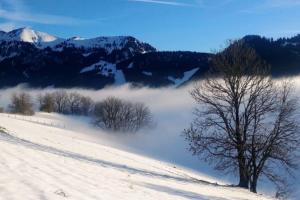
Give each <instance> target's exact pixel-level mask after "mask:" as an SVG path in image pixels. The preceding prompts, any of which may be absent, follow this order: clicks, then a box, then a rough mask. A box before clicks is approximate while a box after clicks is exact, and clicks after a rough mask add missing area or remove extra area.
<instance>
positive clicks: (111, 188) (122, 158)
mask: <svg viewBox="0 0 300 200" xmlns="http://www.w3.org/2000/svg"><path fill="white" fill-rule="evenodd" d="M62 119H64V117H60V116H59V115H49V114H38V115H37V116H35V117H20V116H14V115H6V114H1V115H0V121H1V125H2V126H3V127H5V128H6V129H7V130H8V133H9V134H5V133H1V134H0V170H1V171H0V173H1V175H0V184H1V185H0V199H11V200H13V199H16V200H19V199H63V198H66V199H80V200H82V199H155V200H156V199H164V200H168V199H172V200H173V199H200V200H207V199H212V200H226V199H228V200H234V199H253V200H254V199H255V200H256V199H270V198H267V197H264V196H261V195H254V194H250V193H249V192H247V191H245V190H242V189H236V188H231V187H225V186H217V185H215V184H214V183H215V182H216V180H214V179H212V178H208V177H206V176H204V175H201V174H198V173H195V172H192V171H189V170H186V169H182V168H180V167H175V166H174V165H171V164H167V163H164V162H161V161H158V160H153V159H150V158H147V157H145V156H142V155H136V154H132V153H128V152H125V151H121V150H117V149H115V148H112V147H109V145H108V144H106V145H103V144H100V143H95V142H92V140H93V137H95V138H94V140H96V136H92V135H88V134H85V133H84V132H81V131H71V130H69V128H68V126H69V125H71V124H68V123H69V122H68V120H65V121H62ZM62 124H63V126H61V125H62ZM70 129H71V128H70ZM98 139H99V138H98ZM207 181H208V182H207Z"/></svg>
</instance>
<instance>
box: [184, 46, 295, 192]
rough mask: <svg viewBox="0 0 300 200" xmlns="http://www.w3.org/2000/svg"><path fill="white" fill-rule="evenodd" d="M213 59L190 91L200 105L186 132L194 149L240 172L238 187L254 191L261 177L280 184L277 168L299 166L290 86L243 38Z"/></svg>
mask: <svg viewBox="0 0 300 200" xmlns="http://www.w3.org/2000/svg"><path fill="white" fill-rule="evenodd" d="M213 62H214V68H213V69H212V72H213V73H210V74H209V75H207V77H206V78H205V80H202V81H199V82H198V83H197V84H196V85H195V87H194V89H193V90H192V92H191V95H192V97H193V98H194V99H195V101H196V102H197V103H198V104H199V107H198V108H197V109H196V110H195V112H194V113H195V120H194V121H193V123H192V124H191V127H190V128H189V129H186V130H184V134H185V136H186V139H187V141H189V145H190V150H191V151H192V153H193V154H195V155H199V156H200V157H201V158H203V159H204V160H206V161H208V162H209V163H211V164H215V168H216V169H217V170H222V171H226V172H238V174H239V184H238V186H240V187H243V188H249V186H250V190H251V191H252V192H256V187H257V181H258V179H259V177H261V175H264V176H265V177H267V178H269V179H270V180H271V181H273V182H275V183H278V182H279V181H280V180H282V178H283V177H280V175H279V173H278V171H277V170H274V169H275V167H277V168H278V167H279V166H280V167H282V168H283V169H288V170H291V169H294V167H296V161H297V160H295V159H292V158H293V157H294V156H295V153H296V151H297V148H299V145H298V144H299V142H300V139H299V133H298V126H297V122H296V120H295V116H296V110H297V105H296V98H295V97H294V96H293V93H292V89H291V88H292V87H291V84H290V83H287V82H285V83H282V84H276V83H275V81H274V80H272V79H271V77H270V76H268V71H269V70H268V69H269V67H268V66H267V65H266V64H265V63H264V62H263V61H261V59H260V58H259V57H258V56H257V55H256V53H255V51H254V50H253V49H251V48H250V47H248V46H247V45H245V44H244V43H243V42H242V41H238V42H234V43H232V44H231V45H230V46H229V47H227V48H226V49H225V50H224V51H223V52H221V53H218V54H217V55H216V56H215V58H214V61H213Z"/></svg>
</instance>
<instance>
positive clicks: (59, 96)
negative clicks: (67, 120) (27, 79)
mask: <svg viewBox="0 0 300 200" xmlns="http://www.w3.org/2000/svg"><path fill="white" fill-rule="evenodd" d="M53 97H54V103H55V110H56V112H58V113H64V114H67V113H69V107H68V105H69V98H68V93H67V92H66V91H64V90H59V91H56V92H54V93H53Z"/></svg>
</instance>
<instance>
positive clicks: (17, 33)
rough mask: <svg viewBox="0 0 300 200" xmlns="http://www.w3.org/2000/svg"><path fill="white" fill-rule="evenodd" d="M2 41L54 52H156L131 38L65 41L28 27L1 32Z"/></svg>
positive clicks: (117, 37) (76, 38)
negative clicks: (102, 49)
mask: <svg viewBox="0 0 300 200" xmlns="http://www.w3.org/2000/svg"><path fill="white" fill-rule="evenodd" d="M0 41H6V42H10V41H19V42H27V43H31V44H33V45H35V46H36V47H38V48H41V49H44V48H47V47H50V48H51V49H52V50H61V49H62V48H68V47H74V48H84V49H86V50H91V49H98V48H104V49H105V50H106V51H107V52H108V53H111V52H113V51H114V50H121V49H123V48H125V47H126V46H130V47H129V48H131V49H130V50H131V51H139V52H140V53H147V52H150V51H155V49H154V48H151V47H150V45H146V44H145V43H141V42H140V41H138V40H137V39H135V38H133V37H130V36H116V37H97V38H92V39H84V38H81V37H71V38H68V39H64V38H59V37H56V36H53V35H50V34H48V33H43V32H40V31H35V30H33V29H30V28H27V27H26V28H20V29H16V30H13V31H10V32H3V31H1V32H0Z"/></svg>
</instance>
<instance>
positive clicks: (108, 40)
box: [0, 28, 210, 88]
mask: <svg viewBox="0 0 300 200" xmlns="http://www.w3.org/2000/svg"><path fill="white" fill-rule="evenodd" d="M209 57H210V54H201V53H193V52H157V51H156V49H155V48H154V47H152V46H151V45H149V44H147V43H145V42H141V41H139V40H138V39H136V38H134V37H131V36H114V37H96V38H91V39H84V38H81V37H72V38H68V39H64V38H60V37H56V36H53V35H50V34H47V33H43V32H39V31H35V30H32V29H30V28H21V29H16V30H13V31H10V32H0V79H1V83H0V87H4V86H15V85H17V84H20V83H28V84H30V85H31V86H38V87H47V86H56V87H88V88H103V87H104V86H106V85H120V84H125V83H132V84H135V85H147V86H155V87H157V86H166V85H173V86H179V84H178V83H180V84H181V83H184V82H186V81H189V80H190V79H191V78H192V77H193V76H194V75H196V74H197V73H201V72H202V71H203V70H204V69H206V68H207V66H208V61H209ZM130 66H131V67H130ZM191 70H192V72H194V73H192V74H191V73H188V75H189V76H188V77H187V76H185V73H187V72H190V71H191ZM144 71H147V72H149V73H147V74H145V73H144ZM196 72H197V73H196ZM150 74H151V75H150Z"/></svg>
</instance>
